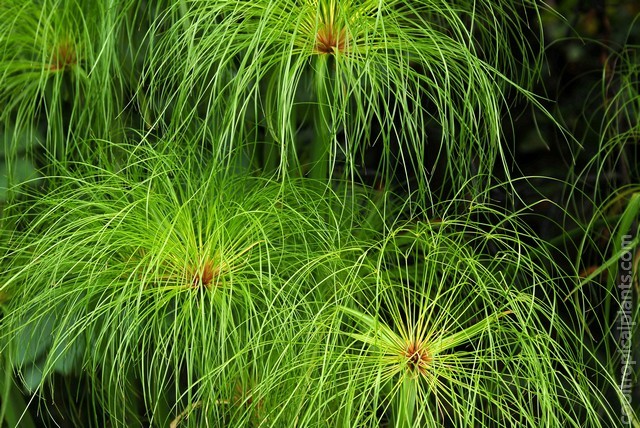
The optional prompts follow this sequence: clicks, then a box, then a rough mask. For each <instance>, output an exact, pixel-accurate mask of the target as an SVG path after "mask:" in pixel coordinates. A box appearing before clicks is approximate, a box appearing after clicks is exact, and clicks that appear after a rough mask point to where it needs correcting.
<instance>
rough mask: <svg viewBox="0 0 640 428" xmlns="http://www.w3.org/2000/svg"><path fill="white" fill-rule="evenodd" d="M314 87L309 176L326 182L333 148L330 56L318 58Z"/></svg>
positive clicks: (319, 56)
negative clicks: (312, 137) (329, 83)
mask: <svg viewBox="0 0 640 428" xmlns="http://www.w3.org/2000/svg"><path fill="white" fill-rule="evenodd" d="M316 58H317V59H316V61H315V64H316V68H315V75H314V85H315V91H316V98H317V105H316V110H315V113H316V114H315V117H314V124H313V125H314V131H315V138H314V142H313V147H312V149H311V163H312V166H311V171H310V174H309V176H310V177H311V178H314V179H316V180H322V181H326V179H327V177H328V173H329V153H330V148H331V128H332V126H331V125H332V124H331V107H330V105H329V96H328V89H329V85H328V84H327V82H328V81H327V79H329V73H328V64H329V57H328V55H318V56H317V57H316Z"/></svg>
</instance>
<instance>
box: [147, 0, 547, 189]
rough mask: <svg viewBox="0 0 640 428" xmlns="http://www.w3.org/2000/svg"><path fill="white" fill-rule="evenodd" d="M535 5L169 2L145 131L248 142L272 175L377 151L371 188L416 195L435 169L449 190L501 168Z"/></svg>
mask: <svg viewBox="0 0 640 428" xmlns="http://www.w3.org/2000/svg"><path fill="white" fill-rule="evenodd" d="M537 7H538V6H537V5H536V3H535V2H529V1H522V2H511V1H499V2H495V1H493V2H488V1H487V2H485V1H482V2H467V1H456V2H453V3H452V2H441V1H430V0H429V1H420V2H406V1H402V0H400V1H392V2H377V1H363V2H360V1H351V0H346V1H337V0H335V1H334V0H326V1H325V0H321V1H313V0H306V1H300V2H296V1H290V0H278V1H259V2H255V1H227V0H225V1H219V2H208V1H191V0H189V1H180V2H176V3H175V4H174V6H173V9H174V10H175V12H174V13H171V14H170V18H167V20H166V21H160V24H158V26H159V27H161V28H162V31H158V32H157V33H158V34H159V35H158V38H159V40H160V41H159V43H158V44H157V45H156V49H155V50H154V51H153V52H152V53H151V55H150V56H149V59H148V66H147V67H146V73H145V82H148V85H149V86H148V88H149V90H148V94H149V97H152V98H153V107H154V109H153V110H154V111H155V123H156V124H157V125H158V126H159V127H160V128H161V129H167V128H168V129H169V130H170V132H178V133H181V132H184V129H188V128H189V127H190V126H191V123H192V121H193V120H194V119H197V120H199V121H201V124H200V126H201V129H200V132H201V135H202V138H203V140H204V141H207V139H208V138H210V135H212V134H213V135H216V136H218V137H219V138H216V139H215V141H221V142H222V143H223V144H221V145H220V146H218V147H216V149H217V151H218V152H219V153H220V154H219V156H222V157H226V156H227V155H228V152H229V151H230V150H231V149H232V147H234V145H235V144H236V141H238V140H240V141H244V140H247V141H250V142H254V141H256V140H258V142H261V144H259V145H258V146H257V149H256V151H257V153H255V155H256V162H257V164H258V165H260V166H261V167H262V168H264V169H266V170H268V171H273V170H276V171H279V172H280V173H282V174H285V173H287V172H289V171H290V170H292V169H293V170H294V171H296V172H297V173H303V174H306V173H308V172H309V171H310V173H311V174H312V175H314V176H316V177H317V178H323V179H324V178H325V177H326V176H327V171H334V172H336V173H339V171H343V169H346V171H347V172H346V173H347V176H352V175H358V174H359V173H360V172H361V170H362V166H363V163H366V161H365V155H366V152H367V151H369V150H370V148H371V147H379V151H380V153H381V156H380V161H379V162H377V161H374V162H373V164H372V165H368V167H369V168H371V169H373V170H377V174H378V179H379V180H380V181H388V180H390V179H392V178H393V177H400V179H401V180H402V181H404V182H412V183H414V184H413V185H416V183H417V186H419V188H420V190H421V191H422V194H423V195H427V194H428V189H429V187H428V185H427V183H428V182H429V180H430V179H431V175H430V174H431V173H432V172H433V171H432V170H431V169H430V168H431V167H435V165H436V164H438V163H441V165H440V168H443V169H442V171H440V169H437V170H438V171H439V172H440V173H442V175H446V178H445V180H446V181H447V182H451V183H454V184H455V186H456V187H459V186H462V183H465V182H466V181H467V180H468V179H469V178H470V177H472V176H474V175H475V174H476V173H479V174H487V173H489V172H490V171H491V169H492V168H493V166H494V164H495V161H496V160H497V159H502V160H503V161H505V160H506V155H505V151H506V148H505V144H504V141H503V139H502V126H503V118H504V116H505V99H506V97H507V93H508V92H509V91H510V90H516V91H521V92H522V93H525V94H527V93H526V91H525V90H524V89H523V88H522V87H519V86H518V85H517V83H516V82H523V83H524V82H527V84H530V83H531V81H532V79H533V76H535V75H536V73H537V71H538V67H539V59H540V51H539V49H536V48H535V47H533V46H530V45H528V44H527V43H526V42H524V41H522V40H523V39H522V38H521V37H519V36H520V35H521V34H522V33H527V32H529V31H533V32H534V33H535V32H536V31H537V30H536V25H537V24H536V21H537ZM176 16H178V18H176ZM526 16H530V20H529V21H527V20H526V19H527V18H525V17H526ZM176 19H177V21H176ZM152 34H154V35H155V34H156V33H152ZM514 35H518V37H517V39H518V40H520V41H521V42H518V43H517V44H515V45H513V44H512V43H511V42H510V40H512V39H513V37H512V36H514ZM198 123H200V122H198ZM309 128H312V131H311V132H313V134H312V135H313V137H311V138H308V137H305V134H304V133H303V131H304V130H305V129H306V130H309ZM469 165H474V168H469V167H468V166H469ZM416 177H417V180H414V178H416ZM480 187H482V186H480Z"/></svg>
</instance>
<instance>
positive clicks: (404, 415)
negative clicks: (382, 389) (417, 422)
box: [396, 377, 416, 428]
mask: <svg viewBox="0 0 640 428" xmlns="http://www.w3.org/2000/svg"><path fill="white" fill-rule="evenodd" d="M397 405H398V408H397V412H398V413H397V419H396V428H410V427H412V426H413V413H414V410H415V407H416V385H415V380H414V379H411V378H409V377H405V378H404V379H403V380H402V385H401V386H400V394H399V395H398V403H397Z"/></svg>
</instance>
